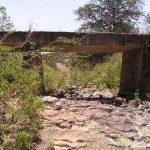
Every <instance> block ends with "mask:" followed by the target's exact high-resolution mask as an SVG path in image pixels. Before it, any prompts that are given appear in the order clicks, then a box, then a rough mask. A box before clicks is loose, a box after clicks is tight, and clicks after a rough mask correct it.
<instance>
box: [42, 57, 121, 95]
mask: <svg viewBox="0 0 150 150" xmlns="http://www.w3.org/2000/svg"><path fill="white" fill-rule="evenodd" d="M75 57H77V60H78V55H77V56H74V55H71V56H70V67H69V68H70V69H69V71H68V72H66V73H64V72H61V71H59V70H58V69H56V66H54V65H52V64H53V63H55V62H54V61H53V62H51V63H50V61H51V59H47V61H45V63H44V72H45V86H46V91H47V92H55V91H56V90H58V89H59V88H62V89H66V88H67V85H86V84H88V83H94V84H96V85H97V86H98V87H99V88H100V89H106V88H109V89H112V88H118V87H119V81H120V72H121V55H120V54H116V55H113V56H112V57H111V58H109V59H107V60H105V61H104V62H99V63H96V64H95V65H94V66H93V64H91V63H88V62H86V61H82V60H81V59H79V60H80V61H77V60H74V59H75ZM44 59H45V58H44ZM48 60H49V61H48ZM72 61H73V63H72ZM75 61H77V62H75Z"/></svg>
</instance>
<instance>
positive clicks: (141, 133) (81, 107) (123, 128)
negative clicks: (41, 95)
mask: <svg viewBox="0 0 150 150" xmlns="http://www.w3.org/2000/svg"><path fill="white" fill-rule="evenodd" d="M43 119H44V124H43V126H44V129H43V130H42V132H41V137H42V139H44V140H45V141H51V142H52V143H53V144H54V147H55V149H56V150H130V149H131V150H149V149H150V105H140V106H139V107H138V108H136V107H131V106H127V105H122V106H121V107H116V106H113V105H106V104H101V103H100V102H99V101H83V100H82V101H80V100H78V101H73V100H68V99H57V98H50V97H48V98H47V104H46V108H45V110H44V112H43Z"/></svg>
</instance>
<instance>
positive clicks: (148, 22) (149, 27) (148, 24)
mask: <svg viewBox="0 0 150 150" xmlns="http://www.w3.org/2000/svg"><path fill="white" fill-rule="evenodd" d="M145 30H146V32H148V33H150V13H148V14H146V16H145Z"/></svg>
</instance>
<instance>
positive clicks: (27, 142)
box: [16, 131, 32, 150]
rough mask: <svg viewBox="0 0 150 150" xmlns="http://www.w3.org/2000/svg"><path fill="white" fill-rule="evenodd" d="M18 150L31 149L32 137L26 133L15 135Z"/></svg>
mask: <svg viewBox="0 0 150 150" xmlns="http://www.w3.org/2000/svg"><path fill="white" fill-rule="evenodd" d="M16 141H17V147H18V150H28V149H31V147H32V136H31V135H30V134H28V133H26V132H24V131H23V132H18V133H17V134H16Z"/></svg>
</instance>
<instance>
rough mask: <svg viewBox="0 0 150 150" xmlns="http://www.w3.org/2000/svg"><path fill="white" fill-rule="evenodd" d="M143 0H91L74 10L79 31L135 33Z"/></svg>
mask: <svg viewBox="0 0 150 150" xmlns="http://www.w3.org/2000/svg"><path fill="white" fill-rule="evenodd" d="M142 6H143V0H91V1H90V2H89V3H87V4H85V5H84V6H82V7H79V8H78V9H77V10H75V14H76V15H77V20H78V21H82V24H81V28H80V31H96V32H98V31H106V32H125V33H129V32H136V31H137V29H138V27H137V23H138V20H139V17H140V16H141V15H142V13H143V12H142Z"/></svg>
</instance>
